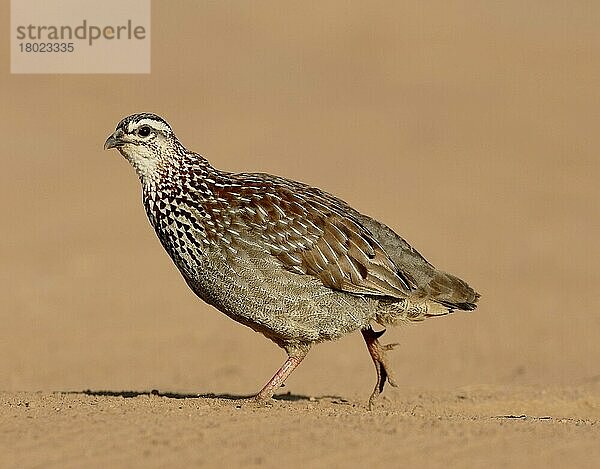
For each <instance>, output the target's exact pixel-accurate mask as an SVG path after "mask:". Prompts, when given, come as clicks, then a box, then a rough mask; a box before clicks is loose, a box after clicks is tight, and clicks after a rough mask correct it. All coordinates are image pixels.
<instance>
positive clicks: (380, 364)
mask: <svg viewBox="0 0 600 469" xmlns="http://www.w3.org/2000/svg"><path fill="white" fill-rule="evenodd" d="M361 332H362V335H363V338H364V339H365V342H366V344H367V349H368V350H369V353H370V354H371V358H372V359H373V363H374V364H375V370H377V384H375V389H373V393H372V394H371V397H369V410H373V404H374V403H375V400H376V399H377V397H379V394H381V393H382V392H383V387H384V386H385V382H386V381H387V382H388V383H390V384H391V385H392V386H394V387H396V386H398V385H397V384H396V382H395V381H394V378H393V377H392V375H391V372H390V368H389V365H388V363H387V357H386V352H388V351H389V350H392V349H393V348H394V347H395V346H396V345H398V344H387V345H382V344H380V343H379V340H377V339H378V338H379V337H381V336H382V335H383V333H384V332H385V329H384V330H382V331H379V332H375V331H374V330H373V328H372V327H371V326H369V328H368V329H363V330H362V331H361Z"/></svg>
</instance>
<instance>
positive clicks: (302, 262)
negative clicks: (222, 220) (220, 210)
mask: <svg viewBox="0 0 600 469" xmlns="http://www.w3.org/2000/svg"><path fill="white" fill-rule="evenodd" d="M261 182H262V183H263V184H264V182H265V181H261ZM279 182H280V184H269V185H264V186H263V187H262V189H263V190H262V191H261V192H257V191H251V192H246V193H244V194H243V196H242V198H241V199H238V200H245V201H246V203H244V204H243V206H240V207H238V208H239V212H238V213H239V214H240V215H241V216H242V217H243V218H244V224H246V225H248V226H249V227H251V228H252V231H255V232H258V233H260V236H261V238H262V241H263V242H264V243H265V245H267V246H268V248H269V249H270V251H271V254H272V255H273V256H275V257H277V259H279V261H280V262H281V263H282V264H283V266H284V267H285V268H286V269H288V270H290V271H292V272H295V273H298V274H309V275H313V276H315V277H317V278H319V279H320V280H321V282H323V284H324V285H325V286H327V287H330V288H333V289H336V290H341V291H346V292H349V293H359V294H367V295H375V296H391V297H399V298H403V297H406V295H407V294H408V293H409V292H410V291H411V290H412V289H413V288H414V287H415V284H414V281H413V280H412V279H411V278H410V277H409V276H408V275H406V274H405V273H403V272H401V271H400V270H399V269H398V267H397V266H396V265H395V264H394V262H393V261H392V260H391V258H390V257H389V256H388V254H387V253H386V252H385V250H384V249H383V247H382V246H381V245H380V244H379V243H378V242H377V240H376V239H375V238H374V237H373V235H372V234H371V233H370V232H369V230H368V229H367V228H365V227H364V226H363V225H362V224H361V223H360V222H359V221H358V220H357V219H356V218H355V217H353V216H352V215H350V214H348V213H346V211H345V210H344V203H343V202H341V201H337V199H335V198H333V197H332V196H329V195H326V194H321V193H320V191H319V192H312V191H311V192H308V191H309V190H310V188H307V187H306V186H299V187H293V188H288V187H285V186H284V185H283V184H281V180H279ZM285 182H287V181H285ZM246 187H248V185H246ZM322 195H324V196H322ZM336 201H337V202H339V204H336V203H335V202H336Z"/></svg>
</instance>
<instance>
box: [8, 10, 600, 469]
mask: <svg viewBox="0 0 600 469" xmlns="http://www.w3.org/2000/svg"><path fill="white" fill-rule="evenodd" d="M8 3H9V2H8V1H5V2H2V5H1V6H0V16H1V17H2V20H3V21H4V24H8V17H9V9H8ZM598 24H600V6H599V5H598V4H596V3H594V2H572V3H571V2H569V3H564V2H563V3H559V2H545V1H539V2H537V1H533V2H526V4H523V2H475V1H474V2H468V1H465V2H442V1H440V2H427V4H426V5H424V4H423V2H413V3H408V2H369V3H368V4H367V2H332V1H325V2H319V3H318V5H316V4H315V5H309V4H304V3H297V4H288V5H285V6H283V4H282V3H281V2H268V1H257V2H236V1H231V2H225V1H223V2H195V1H178V2H166V1H165V2H161V1H156V2H154V5H153V30H152V73H151V74H150V75H147V76H134V75H122V76H119V75H73V76H67V75H63V76H60V75H36V76H33V75H10V74H9V71H8V70H9V68H8V64H9V59H8V55H7V54H8V46H7V47H4V48H2V49H0V56H1V57H0V59H1V60H0V64H2V65H1V66H2V73H1V75H0V93H1V97H2V100H1V102H2V108H1V111H0V129H1V130H2V137H1V140H2V147H1V148H2V150H1V151H2V153H1V162H2V171H0V200H2V214H3V216H2V217H1V218H0V324H1V329H0V330H1V332H0V392H1V394H0V465H2V466H5V467H100V466H102V467H106V466H107V465H108V464H109V463H111V464H113V466H116V467H119V466H120V467H136V466H140V467H141V466H144V467H148V466H156V467H159V466H161V467H164V466H171V467H176V466H188V467H189V466H191V465H193V464H195V465H198V466H200V465H206V466H214V465H217V464H218V465H223V466H234V465H244V466H251V465H256V466H260V465H264V466H267V467H270V466H282V465H287V466H289V467H298V466H303V465H304V466H305V465H309V466H327V467H342V466H343V467H352V466H354V467H358V466H362V467H364V466H365V464H369V463H370V464H371V465H372V466H374V467H382V466H401V465H402V466H426V467H435V466H454V467H469V466H471V467H473V466H484V465H485V466H487V467H506V466H510V467H520V466H522V467H536V466H542V465H543V466H544V467H565V466H571V467H594V466H595V467H597V466H598V464H600V450H599V448H600V445H598V444H597V442H598V441H600V439H599V434H598V433H599V431H598V428H599V427H598V419H599V416H600V387H599V382H600V381H599V380H600V378H599V377H600V365H599V363H600V341H599V340H598V338H599V331H600V297H599V296H598V295H597V294H596V291H597V285H598V284H599V283H600V273H599V270H598V265H599V260H600V243H599V242H598V239H600V224H599V223H598V220H599V219H600V188H599V185H598V180H599V176H600V170H599V169H600V168H599V161H598V148H600V133H599V132H598V128H599V124H600V106H599V102H598V100H599V98H600V94H599V88H598V83H599V80H600V60H598V54H599V53H600V47H599V44H600V29H599V28H598ZM136 111H153V112H157V113H159V114H162V115H164V116H165V117H166V118H167V119H168V120H169V121H170V122H171V123H172V125H173V126H174V128H175V130H176V132H177V134H178V136H179V137H180V139H181V140H182V141H183V142H184V143H185V144H186V145H187V146H188V147H190V148H192V149H194V150H196V151H198V152H201V153H203V154H204V155H206V156H207V157H208V158H209V160H210V161H211V162H212V163H213V164H214V165H215V166H217V167H220V168H223V169H229V170H240V171H242V170H243V171H246V170H257V171H266V172H270V173H275V174H280V175H283V176H286V177H291V178H294V179H297V180H301V181H305V182H308V183H310V184H313V185H316V186H319V187H322V188H325V189H327V190H328V191H330V192H332V193H334V194H336V195H338V196H340V197H342V198H343V199H345V200H347V201H348V202H349V203H351V204H352V205H353V206H355V207H356V208H358V209H359V210H361V211H363V212H365V213H368V214H370V215H372V216H374V217H376V218H378V219H380V220H382V221H384V222H386V223H387V224H388V225H390V226H391V227H393V228H394V229H396V230H397V231H398V232H399V233H400V234H402V235H403V236H404V237H406V239H408V240H409V241H410V242H411V243H412V244H413V245H414V246H415V247H417V248H418V249H419V250H420V251H421V252H422V253H423V254H424V255H425V256H426V257H427V258H428V259H429V260H430V261H431V262H432V263H434V264H435V265H437V266H439V267H440V268H443V269H444V270H448V271H451V272H453V273H455V274H457V275H459V276H461V277H463V278H465V279H466V280H468V281H469V282H470V283H471V284H472V285H473V286H475V287H476V288H477V289H478V290H479V291H480V292H481V293H482V295H483V296H482V302H481V305H480V307H479V309H478V310H477V311H476V312H475V313H473V314H460V315H459V314H455V315H452V316H448V317H445V318H440V319H437V320H431V321H426V322H424V323H422V324H418V325H414V326H410V327H404V328H398V329H393V330H389V331H388V332H387V334H386V336H385V339H387V341H389V342H400V343H401V346H400V347H398V348H397V349H396V350H395V351H394V352H393V354H392V355H391V358H392V366H393V368H394V370H395V374H396V378H397V381H398V382H399V383H400V384H401V386H400V387H399V388H397V389H386V391H385V394H384V398H383V399H382V400H381V401H380V402H379V404H378V406H377V408H376V409H375V410H374V411H372V412H368V411H367V409H366V407H365V402H366V400H367V398H368V395H369V393H370V391H371V388H372V386H373V384H374V379H375V377H374V370H373V369H372V363H371V362H370V358H369V356H368V354H367V352H366V350H365V348H364V344H363V343H362V339H361V338H360V336H359V335H358V334H354V335H351V336H348V337H345V338H343V339H341V340H339V341H337V342H335V343H327V344H323V345H320V346H318V347H315V348H314V349H313V350H312V351H311V353H310V354H309V356H308V357H307V359H306V360H305V362H304V363H303V364H302V366H301V367H300V368H299V369H298V370H297V371H296V372H295V373H294V374H293V375H292V377H291V378H290V379H289V380H288V383H287V386H286V388H284V391H286V392H287V391H289V392H290V393H291V394H290V395H289V396H288V398H286V399H280V400H277V401H276V402H275V403H274V405H273V406H272V407H271V408H253V407H248V406H244V405H241V406H240V407H238V406H239V403H238V402H234V401H233V400H232V399H225V398H218V397H214V396H222V397H227V396H229V397H236V396H238V397H239V396H244V395H248V394H250V393H252V392H255V391H256V390H258V389H259V387H260V386H261V385H262V384H263V383H264V382H265V381H266V380H267V378H268V377H270V375H271V374H272V373H273V372H274V371H275V370H276V368H277V367H278V366H279V365H280V364H281V363H282V361H283V359H284V354H283V353H282V351H281V350H278V349H277V348H276V347H275V346H274V345H273V344H272V343H270V342H269V341H267V340H265V339H264V338H262V337H261V336H259V335H258V334H255V333H253V332H251V331H250V330H249V329H247V328H245V327H243V326H240V325H238V324H235V323H233V322H232V321H230V320H229V319H227V318H226V317H224V316H223V315H222V314H220V313H218V312H216V311H215V310H213V309H212V308H210V307H209V306H206V305H204V304H202V303H201V302H200V301H199V300H198V299H197V298H195V297H194V295H193V294H192V293H191V292H190V291H189V290H188V289H187V287H186V286H185V284H184V282H183V281H182V280H181V278H180V276H179V274H178V273H177V271H176V269H175V268H174V267H173V265H172V264H171V262H170V260H169V259H168V257H167V256H166V255H165V253H164V252H163V251H162V249H161V247H160V245H159V243H158V241H157V240H156V239H155V236H154V234H153V232H152V230H151V229H150V227H149V225H148V223H147V220H146V219H145V214H144V211H143V209H142V207H141V204H140V194H139V187H138V186H139V184H138V182H137V180H136V177H135V175H134V173H133V171H132V170H131V168H130V167H129V166H128V164H127V163H126V162H125V161H123V159H122V158H120V157H119V155H118V154H116V153H115V152H104V151H102V144H103V142H104V140H105V139H106V137H107V136H108V134H109V133H111V132H112V130H113V129H114V126H115V124H116V122H117V121H118V120H119V119H120V118H121V117H123V116H125V115H127V114H130V113H132V112H136ZM153 389H157V390H159V392H158V394H157V395H155V394H151V393H149V392H150V391H151V390H153ZM86 390H87V391H86ZM198 395H200V396H204V397H197V396H198ZM211 396H212V397H211ZM311 396H313V398H311ZM322 396H325V397H322Z"/></svg>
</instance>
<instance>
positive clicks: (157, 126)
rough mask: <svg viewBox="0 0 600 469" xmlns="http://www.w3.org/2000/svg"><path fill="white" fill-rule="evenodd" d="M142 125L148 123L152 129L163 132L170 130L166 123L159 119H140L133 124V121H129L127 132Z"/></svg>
mask: <svg viewBox="0 0 600 469" xmlns="http://www.w3.org/2000/svg"><path fill="white" fill-rule="evenodd" d="M142 125H148V126H150V127H152V128H153V129H157V130H161V131H163V132H165V133H170V132H171V128H170V127H169V126H168V125H166V124H164V123H162V122H160V121H157V120H156V119H142V120H140V121H137V122H136V123H135V125H134V124H133V122H130V123H129V125H128V127H129V129H128V130H129V132H132V131H133V129H134V128H139V127H141V126H142Z"/></svg>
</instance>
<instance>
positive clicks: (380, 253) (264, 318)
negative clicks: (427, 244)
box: [105, 113, 479, 404]
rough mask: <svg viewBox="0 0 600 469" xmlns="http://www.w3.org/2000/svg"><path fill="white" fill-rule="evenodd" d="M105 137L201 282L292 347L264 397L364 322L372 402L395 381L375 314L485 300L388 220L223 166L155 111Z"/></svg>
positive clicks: (394, 317)
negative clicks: (373, 380)
mask: <svg viewBox="0 0 600 469" xmlns="http://www.w3.org/2000/svg"><path fill="white" fill-rule="evenodd" d="M105 148H118V149H119V151H120V152H121V154H122V155H123V156H125V158H127V160H128V161H129V162H130V163H131V164H132V165H133V166H134V168H135V169H136V172H137V174H138V176H139V178H140V181H141V183H142V188H143V201H144V206H145V208H146V213H147V215H148V218H149V219H150V222H151V224H152V226H153V227H154V229H155V231H156V233H157V235H158V237H159V239H160V241H161V243H162V245H163V246H164V248H165V249H166V251H167V252H168V253H169V255H170V256H171V258H172V259H173V261H174V262H175V264H176V265H177V267H178V268H179V270H180V271H181V273H182V275H183V277H184V279H185V280H186V282H187V283H188V285H189V286H190V288H192V290H193V291H194V292H195V293H196V294H197V295H198V296H199V297H200V298H202V299H203V300H205V301H207V302H208V303H210V304H212V305H213V306H215V307H216V308H217V309H219V310H221V311H222V312H224V313H225V314H227V315H229V316H230V317H231V318H233V319H234V320H236V321H238V322H240V323H242V324H245V325H247V326H249V327H251V328H252V329H254V330H256V331H258V332H261V333H262V334H264V335H265V336H267V337H268V338H270V339H271V340H273V341H274V342H275V343H277V344H278V345H279V346H281V347H282V348H284V349H285V350H286V351H287V353H288V356H289V358H288V361H286V363H285V364H284V366H283V367H282V368H281V370H279V371H278V373H277V374H276V375H275V376H274V377H273V379H272V380H271V381H270V382H269V383H267V385H266V386H265V387H264V388H263V390H262V391H261V392H260V393H259V394H258V397H259V398H262V399H264V398H270V397H271V396H272V395H273V392H274V391H275V389H276V388H277V387H278V386H279V385H280V384H282V382H283V381H284V380H285V378H286V377H287V376H288V375H289V374H290V373H291V371H292V370H293V369H294V368H295V366H297V364H298V363H299V362H300V361H301V360H302V358H303V357H304V356H305V355H306V353H307V352H308V350H309V348H310V346H311V345H312V344H314V343H317V342H320V341H323V340H331V339H335V338H338V337H340V336H341V335H343V334H345V333H348V332H351V331H353V330H356V329H360V330H361V332H362V333H363V336H364V338H365V340H366V342H367V346H368V349H369V351H370V353H371V356H372V358H373V361H374V362H375V365H376V367H377V371H378V382H377V385H376V388H375V391H374V392H373V395H372V396H371V400H370V404H372V402H373V400H374V399H375V397H376V396H377V395H378V394H379V392H381V390H383V385H384V383H385V381H386V379H387V380H388V381H390V378H389V370H387V368H386V362H385V351H386V350H387V348H386V347H385V346H381V345H380V344H379V342H378V340H377V339H378V337H379V335H380V334H379V333H375V332H373V331H372V329H371V326H370V323H371V322H372V321H375V322H378V323H380V324H383V325H386V324H396V323H398V322H402V321H415V320H421V319H424V318H426V317H430V316H437V315H443V314H447V313H448V312H451V311H453V310H454V309H462V310H471V309H474V308H475V304H476V302H477V300H478V298H479V295H478V294H477V293H476V292H475V291H474V290H473V289H471V288H470V287H469V286H468V285H467V284H466V283H465V282H464V281H462V280H460V279H458V278H457V277H454V276H452V275H450V274H446V273H444V272H440V271H438V270H436V269H435V268H434V267H433V266H432V265H431V264H430V263H428V262H427V261H426V260H425V259H424V258H423V257H422V256H421V255H420V254H419V253H418V252H417V251H416V250H415V249H413V248H412V247H411V246H410V245H409V244H408V243H407V242H406V241H405V240H403V239H402V238H401V237H399V236H398V235H397V234H396V233H394V232H393V231H392V230H391V229H390V228H388V227H387V226H385V225H383V224H381V223H379V222H377V221H376V220H373V219H372V218H369V217H367V216H365V215H363V214H361V213H359V212H358V211H356V210H354V209H353V208H351V207H350V206H349V205H348V204H347V203H345V202H344V201H342V200H340V199H338V198H336V197H334V196H332V195H330V194H328V193H326V192H323V191H321V190H320V189H317V188H314V187H310V186H307V185H305V184H302V183H299V182H296V181H292V180H289V179H284V178H281V177H277V176H271V175H269V174H262V173H229V172H224V171H220V170H217V169H215V168H213V167H212V166H211V165H210V164H209V163H208V161H207V160H206V159H204V158H203V157H202V156H200V155H198V154H196V153H193V152H190V151H188V150H186V149H185V148H184V147H183V145H181V144H180V143H179V141H178V140H177V138H176V137H175V134H174V133H173V131H172V129H171V127H170V125H169V124H168V123H167V122H166V121H165V120H164V119H162V118H160V117H158V116H156V115H154V114H147V113H145V114H134V115H132V116H129V117H127V118H125V119H123V120H122V121H121V122H120V123H119V124H118V126H117V129H116V130H115V132H114V133H113V135H111V136H110V137H109V138H108V140H107V142H106V144H105ZM390 382H391V381H390Z"/></svg>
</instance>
